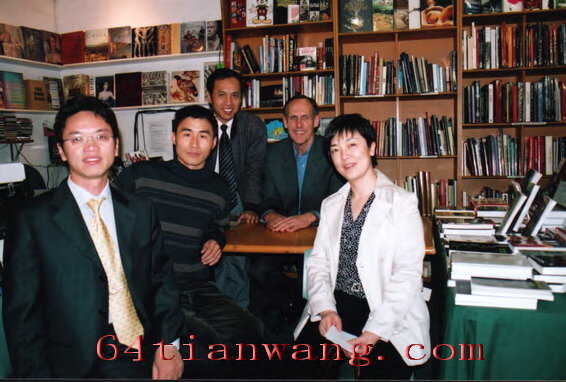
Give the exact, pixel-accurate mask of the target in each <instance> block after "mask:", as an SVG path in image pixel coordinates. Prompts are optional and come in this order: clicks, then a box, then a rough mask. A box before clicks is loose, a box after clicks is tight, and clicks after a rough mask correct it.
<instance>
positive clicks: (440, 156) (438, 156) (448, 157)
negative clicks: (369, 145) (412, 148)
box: [376, 155, 457, 160]
mask: <svg viewBox="0 0 566 382" xmlns="http://www.w3.org/2000/svg"><path fill="white" fill-rule="evenodd" d="M376 158H377V159H379V160H388V159H391V160H393V159H454V158H457V157H456V155H421V156H395V157H391V156H386V157H380V156H378V157H376Z"/></svg>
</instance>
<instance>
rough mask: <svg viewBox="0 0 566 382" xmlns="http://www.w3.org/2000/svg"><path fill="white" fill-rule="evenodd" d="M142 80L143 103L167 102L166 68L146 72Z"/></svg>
mask: <svg viewBox="0 0 566 382" xmlns="http://www.w3.org/2000/svg"><path fill="white" fill-rule="evenodd" d="M141 81H142V82H141V89H142V105H163V104H166V103H167V72H166V71H165V70H159V71H155V72H144V73H142V78H141Z"/></svg>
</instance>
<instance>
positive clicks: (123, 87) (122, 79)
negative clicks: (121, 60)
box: [114, 72, 142, 107]
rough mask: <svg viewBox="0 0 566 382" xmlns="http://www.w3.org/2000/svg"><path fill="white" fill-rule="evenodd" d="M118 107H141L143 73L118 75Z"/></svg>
mask: <svg viewBox="0 0 566 382" xmlns="http://www.w3.org/2000/svg"><path fill="white" fill-rule="evenodd" d="M114 83H115V88H116V106H117V107H124V106H141V104H142V103H141V72H128V73H116V74H115V75H114Z"/></svg>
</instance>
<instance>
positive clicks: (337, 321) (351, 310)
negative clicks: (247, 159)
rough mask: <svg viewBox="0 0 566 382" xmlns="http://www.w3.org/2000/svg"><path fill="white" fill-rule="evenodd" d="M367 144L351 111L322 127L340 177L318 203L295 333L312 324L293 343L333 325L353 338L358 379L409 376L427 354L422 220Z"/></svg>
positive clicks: (311, 340)
mask: <svg viewBox="0 0 566 382" xmlns="http://www.w3.org/2000/svg"><path fill="white" fill-rule="evenodd" d="M375 142H376V135H375V130H374V128H373V127H372V125H371V123H370V122H369V121H368V120H367V119H365V118H363V117H362V116H361V115H359V114H348V115H342V116H339V117H336V118H335V119H334V120H332V122H331V123H330V125H329V127H328V128H327V130H326V133H325V136H324V147H325V151H326V152H327V153H328V155H329V157H330V159H331V160H332V162H333V163H334V166H335V167H336V170H337V171H338V172H339V173H340V174H341V175H342V176H343V177H344V178H345V179H346V180H347V181H348V183H346V184H345V185H344V186H343V187H342V188H341V189H340V190H339V191H338V192H336V193H335V194H333V195H331V196H329V197H328V198H326V199H325V200H324V201H323V202H322V208H321V216H320V224H319V228H318V232H317V235H316V239H315V243H314V248H313V251H312V253H311V255H310V257H309V258H308V261H307V265H306V272H307V290H308V303H307V306H306V307H305V311H304V312H303V316H302V318H301V321H300V323H299V326H298V327H297V329H296V330H295V338H297V336H298V334H299V333H300V332H301V330H302V329H303V327H304V326H305V324H306V323H307V321H308V318H309V317H310V319H311V321H312V322H316V321H319V323H318V325H316V324H315V323H310V324H309V325H307V328H306V329H305V330H304V331H303V333H302V334H301V336H300V338H299V340H298V341H297V342H298V343H308V344H313V345H314V344H320V342H321V340H322V338H321V337H320V335H322V336H324V335H325V334H326V332H327V331H328V330H329V328H330V327H331V326H335V327H336V328H337V329H338V330H339V331H342V330H343V331H345V332H348V333H352V334H354V335H356V336H357V337H356V338H354V339H352V340H350V341H349V342H350V343H349V345H350V346H351V347H350V349H351V350H353V349H355V350H356V352H357V353H360V356H354V358H358V362H357V363H358V364H360V365H363V364H366V366H362V367H360V373H361V377H362V378H370V379H409V378H410V376H411V374H412V371H413V370H412V368H411V366H414V365H418V364H422V363H424V362H425V361H426V360H427V359H428V358H429V356H430V337H429V314H428V309H427V306H426V303H425V301H424V299H423V297H422V279H421V271H422V262H423V257H424V252H425V246H424V235H423V228H422V220H421V217H420V215H419V210H418V205H417V198H416V196H415V195H414V194H412V193H409V192H407V191H405V190H404V189H402V188H400V187H398V186H396V185H394V184H393V182H391V180H389V179H388V178H387V177H386V176H385V175H384V174H383V173H381V172H380V171H379V170H375V169H374V166H375V153H376V143H375ZM316 326H318V332H319V333H320V334H317V333H316ZM313 327H314V329H313ZM359 345H362V346H359ZM364 345H365V346H364ZM318 347H319V348H320V346H318ZM364 353H365V354H364ZM350 354H351V352H350ZM361 355H365V357H364V358H363V359H364V362H360V359H362V357H361ZM365 359H367V360H369V362H366V361H365ZM318 362H320V361H318ZM308 363H310V364H311V366H315V367H317V366H316V365H317V363H316V362H315V361H308ZM332 363H333V364H338V362H332ZM318 366H321V365H318ZM317 368H318V370H319V371H320V370H321V368H319V367H317ZM310 376H311V377H313V376H316V373H315V374H314V375H310ZM324 377H329V376H328V375H325V376H324Z"/></svg>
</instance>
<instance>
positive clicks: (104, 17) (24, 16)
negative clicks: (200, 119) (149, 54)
mask: <svg viewBox="0 0 566 382" xmlns="http://www.w3.org/2000/svg"><path fill="white" fill-rule="evenodd" d="M220 1H221V0H19V1H18V0H0V22H5V23H9V24H12V25H24V26H30V27H33V28H42V29H47V30H52V31H57V32H59V33H66V32H72V31H76V30H89V29H97V28H110V27H116V26H125V25H130V26H133V27H136V26H149V25H157V24H169V23H174V22H183V21H199V20H218V19H220ZM11 14H17V15H18V18H17V19H16V18H15V17H12V16H11ZM46 14H50V15H51V16H50V18H49V24H46V19H47V17H46V16H44V15H46ZM15 20H18V22H16V21H15ZM217 58H218V57H217V56H216V57H213V56H210V55H209V56H206V55H205V56H190V55H187V56H186V58H185V57H183V58H181V59H179V58H177V59H173V58H172V59H165V60H160V61H158V62H151V61H149V62H142V63H136V62H135V61H132V62H128V63H121V64H115V63H114V64H113V63H112V62H111V61H110V62H109V63H108V65H106V64H104V65H102V66H89V67H76V68H65V69H63V71H62V72H60V73H59V76H62V75H67V74H75V73H85V74H88V75H91V76H98V75H111V74H115V73H121V72H133V71H142V72H143V71H152V70H167V71H172V70H195V69H198V70H202V65H203V63H204V62H210V61H217ZM0 65H1V66H2V67H1V68H0V70H9V71H15V72H20V73H24V79H41V77H42V76H44V75H45V76H46V75H53V73H51V70H46V69H37V68H29V67H21V66H18V65H9V64H3V63H2V64H0ZM54 76H58V75H57V72H55V75H54ZM200 81H201V83H200V84H201V87H200V88H201V89H202V90H201V94H200V96H199V101H200V102H204V101H205V100H204V83H203V80H202V76H201V80H200ZM135 113H136V110H116V116H117V119H118V123H119V126H120V133H121V135H122V150H123V151H125V152H127V151H132V150H133V139H134V138H133V127H134V117H135ZM18 116H20V117H27V118H31V119H32V121H33V124H34V131H33V139H34V143H32V144H26V145H25V146H24V149H23V151H22V153H23V154H24V155H25V157H26V158H27V159H28V160H29V162H30V163H31V164H32V165H35V166H37V168H38V169H39V170H40V172H41V173H42V175H43V176H44V178H46V181H47V173H46V171H47V170H46V169H45V168H44V167H41V166H46V165H47V164H48V163H49V157H48V151H47V138H45V137H43V132H42V121H50V122H52V121H53V120H54V119H55V115H54V114H39V115H38V114H21V115H18ZM8 160H10V150H9V148H8V147H2V146H1V145H0V162H1V161H8ZM21 161H22V162H24V163H26V161H25V159H24V158H21ZM54 172H56V171H55V170H51V174H50V178H51V179H50V183H51V185H53V184H56V183H57V180H55V181H54V180H53V175H54ZM61 175H62V176H63V174H61Z"/></svg>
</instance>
